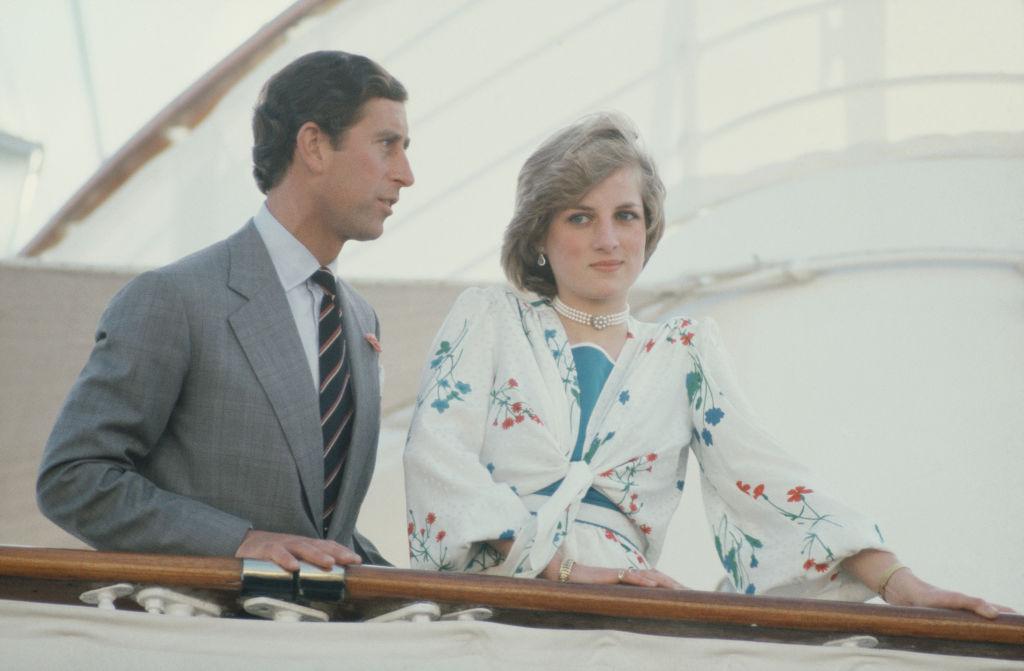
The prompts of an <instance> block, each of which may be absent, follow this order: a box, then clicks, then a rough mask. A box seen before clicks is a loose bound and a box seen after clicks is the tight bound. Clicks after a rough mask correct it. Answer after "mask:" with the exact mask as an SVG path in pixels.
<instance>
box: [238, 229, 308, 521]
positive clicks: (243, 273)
mask: <svg viewBox="0 0 1024 671" xmlns="http://www.w3.org/2000/svg"><path fill="white" fill-rule="evenodd" d="M229 249H230V258H231V260H230V268H229V277H228V286H229V287H231V288H232V289H233V290H235V291H237V292H238V293H239V294H241V295H242V296H244V297H246V298H247V299H249V300H248V302H247V303H246V304H245V305H243V306H242V307H241V308H240V309H239V310H238V311H237V312H235V313H234V314H232V315H231V316H230V317H229V318H228V321H229V322H230V323H231V328H232V329H233V330H234V332H235V336H236V337H237V338H238V342H239V344H240V345H241V347H242V350H243V351H244V352H245V355H246V357H247V358H248V360H249V364H250V365H251V366H252V369H253V371H254V372H255V373H256V377H257V379H258V380H259V382H260V385H261V386H262V387H263V390H264V392H265V393H266V395H267V398H268V399H269V400H270V405H271V406H272V407H273V410H274V413H275V415H276V416H277V419H278V422H280V424H281V429H282V430H283V431H284V435H285V439H286V440H287V442H288V447H289V449H290V450H291V453H292V457H293V458H294V459H295V465H296V468H297V470H298V473H299V479H300V481H301V482H302V488H303V492H302V495H303V496H304V497H305V500H306V505H307V509H308V510H309V511H310V512H311V513H312V516H313V519H312V520H311V521H312V522H313V524H314V527H319V524H317V523H316V520H319V519H320V518H321V516H322V515H323V480H324V472H323V447H322V446H323V436H322V435H321V432H320V418H319V416H318V412H319V400H318V399H317V396H316V392H315V390H314V388H313V384H312V375H311V373H310V370H309V363H308V362H307V361H306V357H305V354H304V352H303V349H302V343H301V341H300V339H299V332H298V330H297V329H296V328H295V320H294V318H293V317H292V312H291V308H290V307H289V305H288V299H287V298H286V297H285V294H284V290H283V289H282V288H281V283H280V281H279V280H278V278H277V275H276V273H275V272H274V266H273V263H272V262H271V260H270V256H269V255H268V254H267V250H266V247H265V246H264V244H263V240H262V238H261V237H260V235H259V232H257V231H256V228H255V226H253V224H252V223H251V222H250V223H249V225H248V226H246V227H245V228H243V229H242V231H240V232H239V233H238V234H236V235H235V236H232V238H231V239H230V241H229ZM261 447H262V449H268V448H269V446H261ZM258 449H259V448H258Z"/></svg>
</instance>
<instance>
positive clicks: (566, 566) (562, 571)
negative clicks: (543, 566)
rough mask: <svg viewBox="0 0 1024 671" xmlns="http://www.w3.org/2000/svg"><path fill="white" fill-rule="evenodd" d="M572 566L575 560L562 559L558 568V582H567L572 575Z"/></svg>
mask: <svg viewBox="0 0 1024 671" xmlns="http://www.w3.org/2000/svg"><path fill="white" fill-rule="evenodd" d="M574 566H576V560H575V559H569V558H566V559H563V560H562V564H561V566H559V567H558V582H569V576H571V575H572V569H573V567H574Z"/></svg>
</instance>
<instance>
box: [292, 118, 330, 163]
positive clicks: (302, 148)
mask: <svg viewBox="0 0 1024 671" xmlns="http://www.w3.org/2000/svg"><path fill="white" fill-rule="evenodd" d="M330 148H331V138H330V137H328V135H327V133H325V132H324V130H323V129H322V128H320V126H318V125H317V124H316V123H315V122H313V121H307V122H306V123H304V124H302V126H301V127H300V128H299V132H298V133H296V135H295V160H296V161H297V162H301V163H302V165H303V166H305V168H306V169H307V170H309V171H310V172H312V173H314V174H320V173H321V172H323V170H324V164H325V161H326V160H327V150H328V149H330Z"/></svg>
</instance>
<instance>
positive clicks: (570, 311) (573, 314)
mask: <svg viewBox="0 0 1024 671" xmlns="http://www.w3.org/2000/svg"><path fill="white" fill-rule="evenodd" d="M551 307H553V308H554V309H555V312H557V313H558V314H560V315H562V316H563V317H565V318H566V319H571V320H572V321H574V322H578V323H580V324H586V325H587V326H589V327H590V328H592V329H597V330H598V331H603V330H604V329H606V328H608V327H609V326H615V325H616V324H621V323H623V322H625V321H626V320H627V319H629V306H628V305H627V306H626V309H625V310H623V311H622V312H614V313H612V314H610V315H592V314H590V313H589V312H584V311H583V310H577V309H576V308H571V307H569V306H568V305H566V304H565V303H563V302H562V299H560V298H559V297H558V296H555V297H554V299H553V300H552V301H551Z"/></svg>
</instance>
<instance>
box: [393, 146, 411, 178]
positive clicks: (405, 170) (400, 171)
mask: <svg viewBox="0 0 1024 671" xmlns="http://www.w3.org/2000/svg"><path fill="white" fill-rule="evenodd" d="M392 179H394V180H395V181H396V182H398V183H399V184H401V185H402V186H412V185H413V182H415V181H416V178H415V177H414V176H413V174H412V166H411V165H409V156H408V154H406V153H405V152H404V151H403V152H402V153H401V155H400V156H399V157H398V159H396V161H395V164H394V165H393V166H392Z"/></svg>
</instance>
